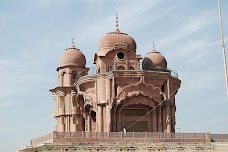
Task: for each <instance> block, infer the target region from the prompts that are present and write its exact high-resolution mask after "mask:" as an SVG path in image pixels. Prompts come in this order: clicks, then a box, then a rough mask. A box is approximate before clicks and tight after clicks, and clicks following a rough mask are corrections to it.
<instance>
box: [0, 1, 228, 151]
mask: <svg viewBox="0 0 228 152" xmlns="http://www.w3.org/2000/svg"><path fill="white" fill-rule="evenodd" d="M221 4H222V11H223V12H222V15H223V21H224V35H225V38H226V40H225V42H226V46H227V44H228V40H227V37H228V18H227V17H228V11H227V10H228V1H227V0H221ZM116 10H117V11H118V14H119V27H120V29H121V31H122V32H125V33H128V34H129V35H130V36H132V37H133V38H134V39H135V40H136V42H137V54H140V55H142V56H143V57H144V56H145V55H146V54H147V53H148V52H149V51H151V49H152V46H153V41H155V45H156V49H157V50H158V51H160V52H161V53H162V54H163V55H164V56H165V57H166V59H167V61H168V66H169V67H170V68H172V69H175V70H176V71H178V73H179V78H180V79H181V80H182V84H181V88H180V90H179V91H178V94H177V97H176V107H177V112H176V121H177V124H176V127H177V128H180V130H181V132H182V131H183V132H211V133H228V110H227V107H228V100H227V96H226V89H225V78H224V69H223V58H222V50H221V42H220V31H219V17H218V8H217V0H175V1H174V0H144V1H141V0H126V1H122V0H107V1H104V0H77V1H76V0H20V1H12V0H1V2H0V40H1V41H0V46H1V49H0V73H1V77H0V78H1V79H0V84H1V88H0V91H1V96H0V120H1V123H0V136H1V138H0V143H1V146H0V151H4V152H12V151H15V150H16V149H17V148H18V147H22V146H24V145H28V143H29V140H30V139H32V138H35V137H38V136H41V135H43V134H47V133H50V132H51V131H52V130H53V128H54V125H55V121H54V118H53V117H52V113H53V108H54V101H53V98H52V95H51V93H49V91H48V90H49V89H51V88H53V87H55V86H56V85H57V73H56V71H55V70H56V68H57V66H58V62H59V57H60V55H61V54H62V52H63V51H64V50H65V49H66V48H67V47H68V46H69V45H70V43H71V36H72V35H74V36H75V45H76V47H77V48H80V50H81V51H82V52H83V53H84V54H85V56H86V58H87V67H94V65H93V64H92V63H93V55H94V53H96V52H97V51H98V47H97V46H98V41H99V39H100V38H101V37H102V36H103V35H104V34H105V33H107V32H110V31H113V30H114V29H115V12H116Z"/></svg>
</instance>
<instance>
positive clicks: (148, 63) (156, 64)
mask: <svg viewBox="0 0 228 152" xmlns="http://www.w3.org/2000/svg"><path fill="white" fill-rule="evenodd" d="M142 69H143V70H159V69H167V61H166V59H165V57H164V56H163V55H162V54H161V53H160V52H157V51H156V50H155V49H154V48H153V50H152V52H150V53H148V54H147V56H146V57H145V58H144V59H143V61H142Z"/></svg>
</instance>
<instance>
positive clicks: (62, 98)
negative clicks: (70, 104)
mask: <svg viewBox="0 0 228 152" xmlns="http://www.w3.org/2000/svg"><path fill="white" fill-rule="evenodd" d="M59 100H60V101H59V106H60V108H63V107H64V97H63V96H60V97H59Z"/></svg>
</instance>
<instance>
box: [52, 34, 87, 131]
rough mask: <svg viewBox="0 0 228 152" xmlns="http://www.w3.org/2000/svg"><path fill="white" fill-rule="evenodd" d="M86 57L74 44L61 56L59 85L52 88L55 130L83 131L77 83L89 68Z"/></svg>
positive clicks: (58, 69)
mask: <svg viewBox="0 0 228 152" xmlns="http://www.w3.org/2000/svg"><path fill="white" fill-rule="evenodd" d="M85 65H86V58H85V56H84V54H83V53H82V52H81V51H80V50H79V49H78V48H76V47H75V45H74V39H73V38H72V44H71V45H70V46H69V47H68V48H67V49H66V50H65V51H64V52H63V54H62V55H61V57H60V61H59V66H58V68H57V70H56V71H57V73H58V86H57V87H56V88H54V89H51V90H50V92H51V93H52V94H53V97H54V100H55V108H54V118H55V119H56V127H55V131H59V132H75V131H83V129H84V127H83V126H84V124H83V112H82V111H83V109H82V107H83V106H82V105H81V106H80V104H83V103H81V102H80V101H81V100H80V99H79V98H78V96H77V90H76V88H75V83H76V82H77V80H78V79H79V78H80V77H82V76H84V75H87V73H88V68H86V67H85Z"/></svg>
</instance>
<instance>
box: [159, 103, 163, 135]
mask: <svg viewBox="0 0 228 152" xmlns="http://www.w3.org/2000/svg"><path fill="white" fill-rule="evenodd" d="M158 131H159V132H162V131H163V129H162V105H160V106H159V107H158Z"/></svg>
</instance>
